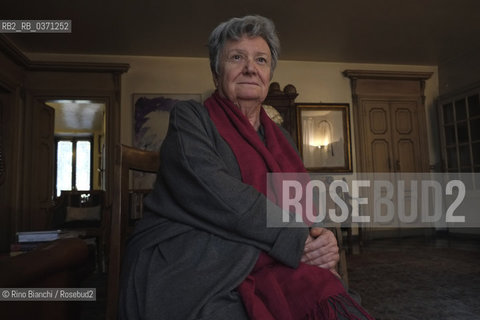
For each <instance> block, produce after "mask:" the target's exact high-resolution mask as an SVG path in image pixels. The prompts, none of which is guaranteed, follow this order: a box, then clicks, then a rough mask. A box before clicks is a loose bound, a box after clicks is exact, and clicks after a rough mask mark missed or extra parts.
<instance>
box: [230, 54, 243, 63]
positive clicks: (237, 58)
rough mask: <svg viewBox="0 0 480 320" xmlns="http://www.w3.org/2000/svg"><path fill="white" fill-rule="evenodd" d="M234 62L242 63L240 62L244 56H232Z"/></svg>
mask: <svg viewBox="0 0 480 320" xmlns="http://www.w3.org/2000/svg"><path fill="white" fill-rule="evenodd" d="M232 60H234V61H240V60H242V55H240V54H234V55H233V56H232Z"/></svg>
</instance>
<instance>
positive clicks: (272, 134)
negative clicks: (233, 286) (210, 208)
mask: <svg viewBox="0 0 480 320" xmlns="http://www.w3.org/2000/svg"><path fill="white" fill-rule="evenodd" d="M205 106H206V108H207V110H208V112H209V114H210V118H211V119H212V121H213V123H214V124H215V126H216V128H217V130H218V132H219V133H220V135H221V136H222V137H223V138H224V139H225V141H226V142H227V143H228V145H229V146H230V147H231V148H232V150H233V153H234V154H235V156H236V158H237V161H238V164H239V166H240V171H241V174H242V181H243V182H245V183H248V184H250V185H252V186H253V187H255V188H256V189H257V190H258V191H259V192H262V193H263V194H266V189H267V173H268V172H306V170H305V167H304V166H303V163H302V161H301V159H300V157H299V156H298V154H297V152H296V151H295V149H294V148H293V147H292V146H291V145H290V143H289V141H288V140H287V139H286V137H285V136H284V134H283V132H282V131H281V130H280V128H278V127H277V125H276V124H275V123H274V122H273V121H272V120H271V119H270V118H269V117H268V115H267V114H266V112H265V111H264V110H263V108H262V109H261V111H260V122H261V124H262V126H263V128H264V132H265V143H263V142H262V140H261V139H260V137H259V135H258V133H257V132H256V131H255V129H254V128H253V126H252V125H251V124H250V122H249V121H248V119H247V118H246V117H245V116H244V115H243V114H242V113H241V112H240V110H239V109H238V107H236V106H235V105H234V104H233V103H232V102H230V101H229V100H227V99H224V98H222V97H220V95H219V94H218V92H215V93H214V94H213V95H212V96H211V97H210V98H208V99H207V100H206V101H205ZM278 203H281V202H278V201H277V204H278ZM238 291H239V293H240V295H241V297H242V300H243V302H244V305H245V308H246V310H247V313H248V315H249V317H250V319H258V320H293V319H336V318H337V314H338V313H341V314H344V315H345V316H347V317H349V319H358V317H356V316H355V315H353V314H350V309H351V308H354V309H357V310H358V314H360V315H364V317H365V318H367V319H373V318H370V317H369V315H368V314H367V313H366V312H365V311H364V310H363V309H362V308H361V307H360V306H358V305H357V304H356V302H355V301H354V300H352V299H351V298H350V296H349V295H348V294H347V293H346V292H345V289H344V288H343V285H342V284H341V282H340V281H339V280H338V279H337V278H336V277H335V276H334V275H333V274H332V273H331V272H330V271H328V270H326V269H322V268H319V267H316V266H311V265H307V264H305V263H300V266H299V267H298V268H297V269H292V268H290V267H287V266H285V265H283V264H282V263H280V262H277V261H275V260H274V259H272V258H271V257H270V256H268V255H267V254H266V253H263V252H262V253H261V254H260V256H259V258H258V260H257V263H256V265H255V267H254V269H253V270H252V272H251V273H250V275H249V276H248V277H247V278H246V279H245V280H244V281H243V282H242V283H241V284H240V286H239V288H238ZM347 306H350V307H349V308H348V307H347Z"/></svg>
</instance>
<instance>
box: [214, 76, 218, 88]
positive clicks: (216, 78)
mask: <svg viewBox="0 0 480 320" xmlns="http://www.w3.org/2000/svg"><path fill="white" fill-rule="evenodd" d="M213 84H214V85H215V89H218V76H217V75H216V74H214V75H213Z"/></svg>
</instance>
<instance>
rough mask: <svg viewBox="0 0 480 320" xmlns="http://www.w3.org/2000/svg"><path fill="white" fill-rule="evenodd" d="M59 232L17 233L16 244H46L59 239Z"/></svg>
mask: <svg viewBox="0 0 480 320" xmlns="http://www.w3.org/2000/svg"><path fill="white" fill-rule="evenodd" d="M61 232H62V231H61V230H45V231H24V232H17V242H18V243H25V242H46V241H54V240H57V239H60V233H61Z"/></svg>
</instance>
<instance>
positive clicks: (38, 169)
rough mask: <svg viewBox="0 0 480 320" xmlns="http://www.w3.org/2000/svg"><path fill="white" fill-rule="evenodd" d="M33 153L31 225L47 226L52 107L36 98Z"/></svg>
mask: <svg viewBox="0 0 480 320" xmlns="http://www.w3.org/2000/svg"><path fill="white" fill-rule="evenodd" d="M33 114H34V122H33V135H34V136H33V147H32V154H33V157H34V159H35V160H34V161H33V162H32V168H33V170H32V174H33V177H32V193H31V194H32V209H33V210H32V212H31V217H30V223H31V225H30V228H31V229H33V230H41V229H45V228H48V223H49V217H48V208H50V207H51V206H52V205H53V196H54V176H55V175H54V168H55V143H54V130H55V109H53V108H51V107H49V106H47V105H46V104H45V103H43V102H42V101H39V100H37V101H36V102H35V104H34V112H33Z"/></svg>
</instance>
